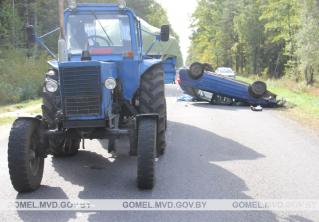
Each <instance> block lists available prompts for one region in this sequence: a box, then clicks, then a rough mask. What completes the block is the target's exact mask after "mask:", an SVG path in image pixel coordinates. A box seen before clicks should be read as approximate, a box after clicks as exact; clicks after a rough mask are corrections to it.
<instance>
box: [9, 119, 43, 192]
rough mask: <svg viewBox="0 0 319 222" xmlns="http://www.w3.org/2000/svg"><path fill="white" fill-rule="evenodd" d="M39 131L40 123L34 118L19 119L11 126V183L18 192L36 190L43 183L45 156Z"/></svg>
mask: <svg viewBox="0 0 319 222" xmlns="http://www.w3.org/2000/svg"><path fill="white" fill-rule="evenodd" d="M39 133H40V132H39V123H38V122H37V120H33V119H17V120H16V121H15V122H14V123H13V126H12V128H11V132H10V137H9V144H8V165H9V174H10V179H11V183H12V185H13V187H14V189H16V190H17V191H18V192H28V191H33V190H36V189H37V188H38V187H39V186H40V184H41V180H42V175H43V167H44V158H43V156H41V154H40V153H41V144H40V135H39Z"/></svg>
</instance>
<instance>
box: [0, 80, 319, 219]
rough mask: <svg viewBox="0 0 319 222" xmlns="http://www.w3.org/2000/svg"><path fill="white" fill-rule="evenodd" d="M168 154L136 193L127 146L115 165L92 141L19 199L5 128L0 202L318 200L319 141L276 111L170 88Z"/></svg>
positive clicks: (278, 215) (241, 215)
mask: <svg viewBox="0 0 319 222" xmlns="http://www.w3.org/2000/svg"><path fill="white" fill-rule="evenodd" d="M166 92H167V93H166V94H167V103H168V131H167V141H168V146H167V152H166V154H165V156H163V157H161V158H160V159H159V160H158V162H157V167H156V171H157V172H156V186H155V187H154V189H153V191H139V190H138V189H137V188H136V187H135V176H136V158H132V157H129V156H128V155H127V150H128V145H127V143H125V142H122V143H120V144H118V147H120V148H119V149H120V154H119V155H118V157H117V158H115V159H114V158H110V155H109V154H108V153H107V152H106V151H105V149H104V147H106V146H107V145H106V143H105V141H90V142H87V144H86V150H81V151H80V152H79V154H78V155H77V156H75V157H71V158H62V159H55V158H51V157H49V158H48V159H46V163H45V172H44V177H43V180H42V186H41V188H40V189H39V190H37V191H35V192H32V193H29V194H17V192H16V191H15V190H14V189H13V188H12V186H11V183H10V179H9V175H8V169H7V143H8V134H9V127H0V132H1V133H0V147H1V151H2V155H0V184H1V193H0V199H9V200H14V199H23V198H29V199H32V198H52V199H59V198H71V199H72V198H73V199H76V198H84V199H95V198H106V199H111V198H116V199H126V198H152V199H154V198H166V199H171V198H183V199H187V198H194V199H195V198H196V199H200V198H205V199H206V198H208V199H237V198H244V199H281V198H284V199H319V137H318V134H316V133H313V132H311V131H309V130H307V129H305V128H303V127H301V126H300V125H299V124H297V123H295V122H293V121H291V120H288V119H286V118H284V117H282V116H281V115H279V114H278V112H276V111H272V110H267V109H266V110H264V111H263V112H252V111H251V110H250V109H249V108H247V107H223V106H211V105H208V104H203V103H202V104H196V103H188V102H177V101H176V95H178V94H179V93H180V92H179V91H178V90H177V89H175V88H174V87H172V86H170V87H167V91H166ZM0 221H1V222H2V221H30V222H36V221H41V222H44V221H57V222H60V221H61V222H62V221H138V222H143V221H145V222H149V221H165V222H166V221H167V222H168V221H174V222H179V221H196V222H199V221H214V222H215V221H225V222H230V221H244V222H249V221H251V222H267V221H285V222H310V221H319V212H271V211H265V212H223V211H222V212H88V213H86V212H81V213H80V212H23V211H20V212H0Z"/></svg>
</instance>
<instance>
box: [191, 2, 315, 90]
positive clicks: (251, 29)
mask: <svg viewBox="0 0 319 222" xmlns="http://www.w3.org/2000/svg"><path fill="white" fill-rule="evenodd" d="M191 28H192V37H191V47H190V49H189V56H188V59H187V63H188V64H190V63H191V62H193V61H202V62H209V63H211V64H212V65H213V66H214V67H219V66H229V67H232V68H234V69H235V70H236V72H237V73H241V74H245V75H249V74H250V75H251V74H253V75H258V76H263V77H265V78H275V79H279V78H282V77H287V78H289V79H292V80H294V81H297V82H305V83H306V84H308V85H312V84H313V83H314V82H315V81H316V78H317V79H318V77H319V41H318V39H319V1H317V0H199V1H198V6H197V8H196V10H195V12H194V13H193V15H192V22H191Z"/></svg>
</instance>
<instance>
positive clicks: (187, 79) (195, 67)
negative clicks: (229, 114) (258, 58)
mask: <svg viewBox="0 0 319 222" xmlns="http://www.w3.org/2000/svg"><path fill="white" fill-rule="evenodd" d="M206 66H207V65H205V64H201V63H198V62H195V63H193V64H192V65H191V66H190V67H189V68H182V69H180V70H179V71H178V73H177V76H176V82H177V83H178V84H179V85H180V87H181V88H182V89H183V91H184V92H185V93H186V94H188V95H190V96H192V97H193V98H194V99H195V100H197V101H207V102H210V103H212V104H223V105H226V104H227V105H232V104H238V103H240V104H242V105H252V106H257V105H261V106H264V107H278V106H282V105H283V101H282V100H277V95H276V94H274V93H272V92H270V91H268V90H267V85H266V83H264V82H262V81H256V82H254V83H253V84H247V83H244V82H241V81H238V80H234V79H230V78H227V77H224V76H220V75H216V74H215V73H213V72H212V71H210V70H208V69H206V68H205V67H206Z"/></svg>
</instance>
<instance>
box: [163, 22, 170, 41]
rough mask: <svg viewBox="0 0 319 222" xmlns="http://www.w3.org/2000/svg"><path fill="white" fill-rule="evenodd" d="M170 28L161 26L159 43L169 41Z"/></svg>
mask: <svg viewBox="0 0 319 222" xmlns="http://www.w3.org/2000/svg"><path fill="white" fill-rule="evenodd" d="M169 33H170V27H169V25H162V27H161V41H162V42H167V41H168V40H169Z"/></svg>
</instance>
